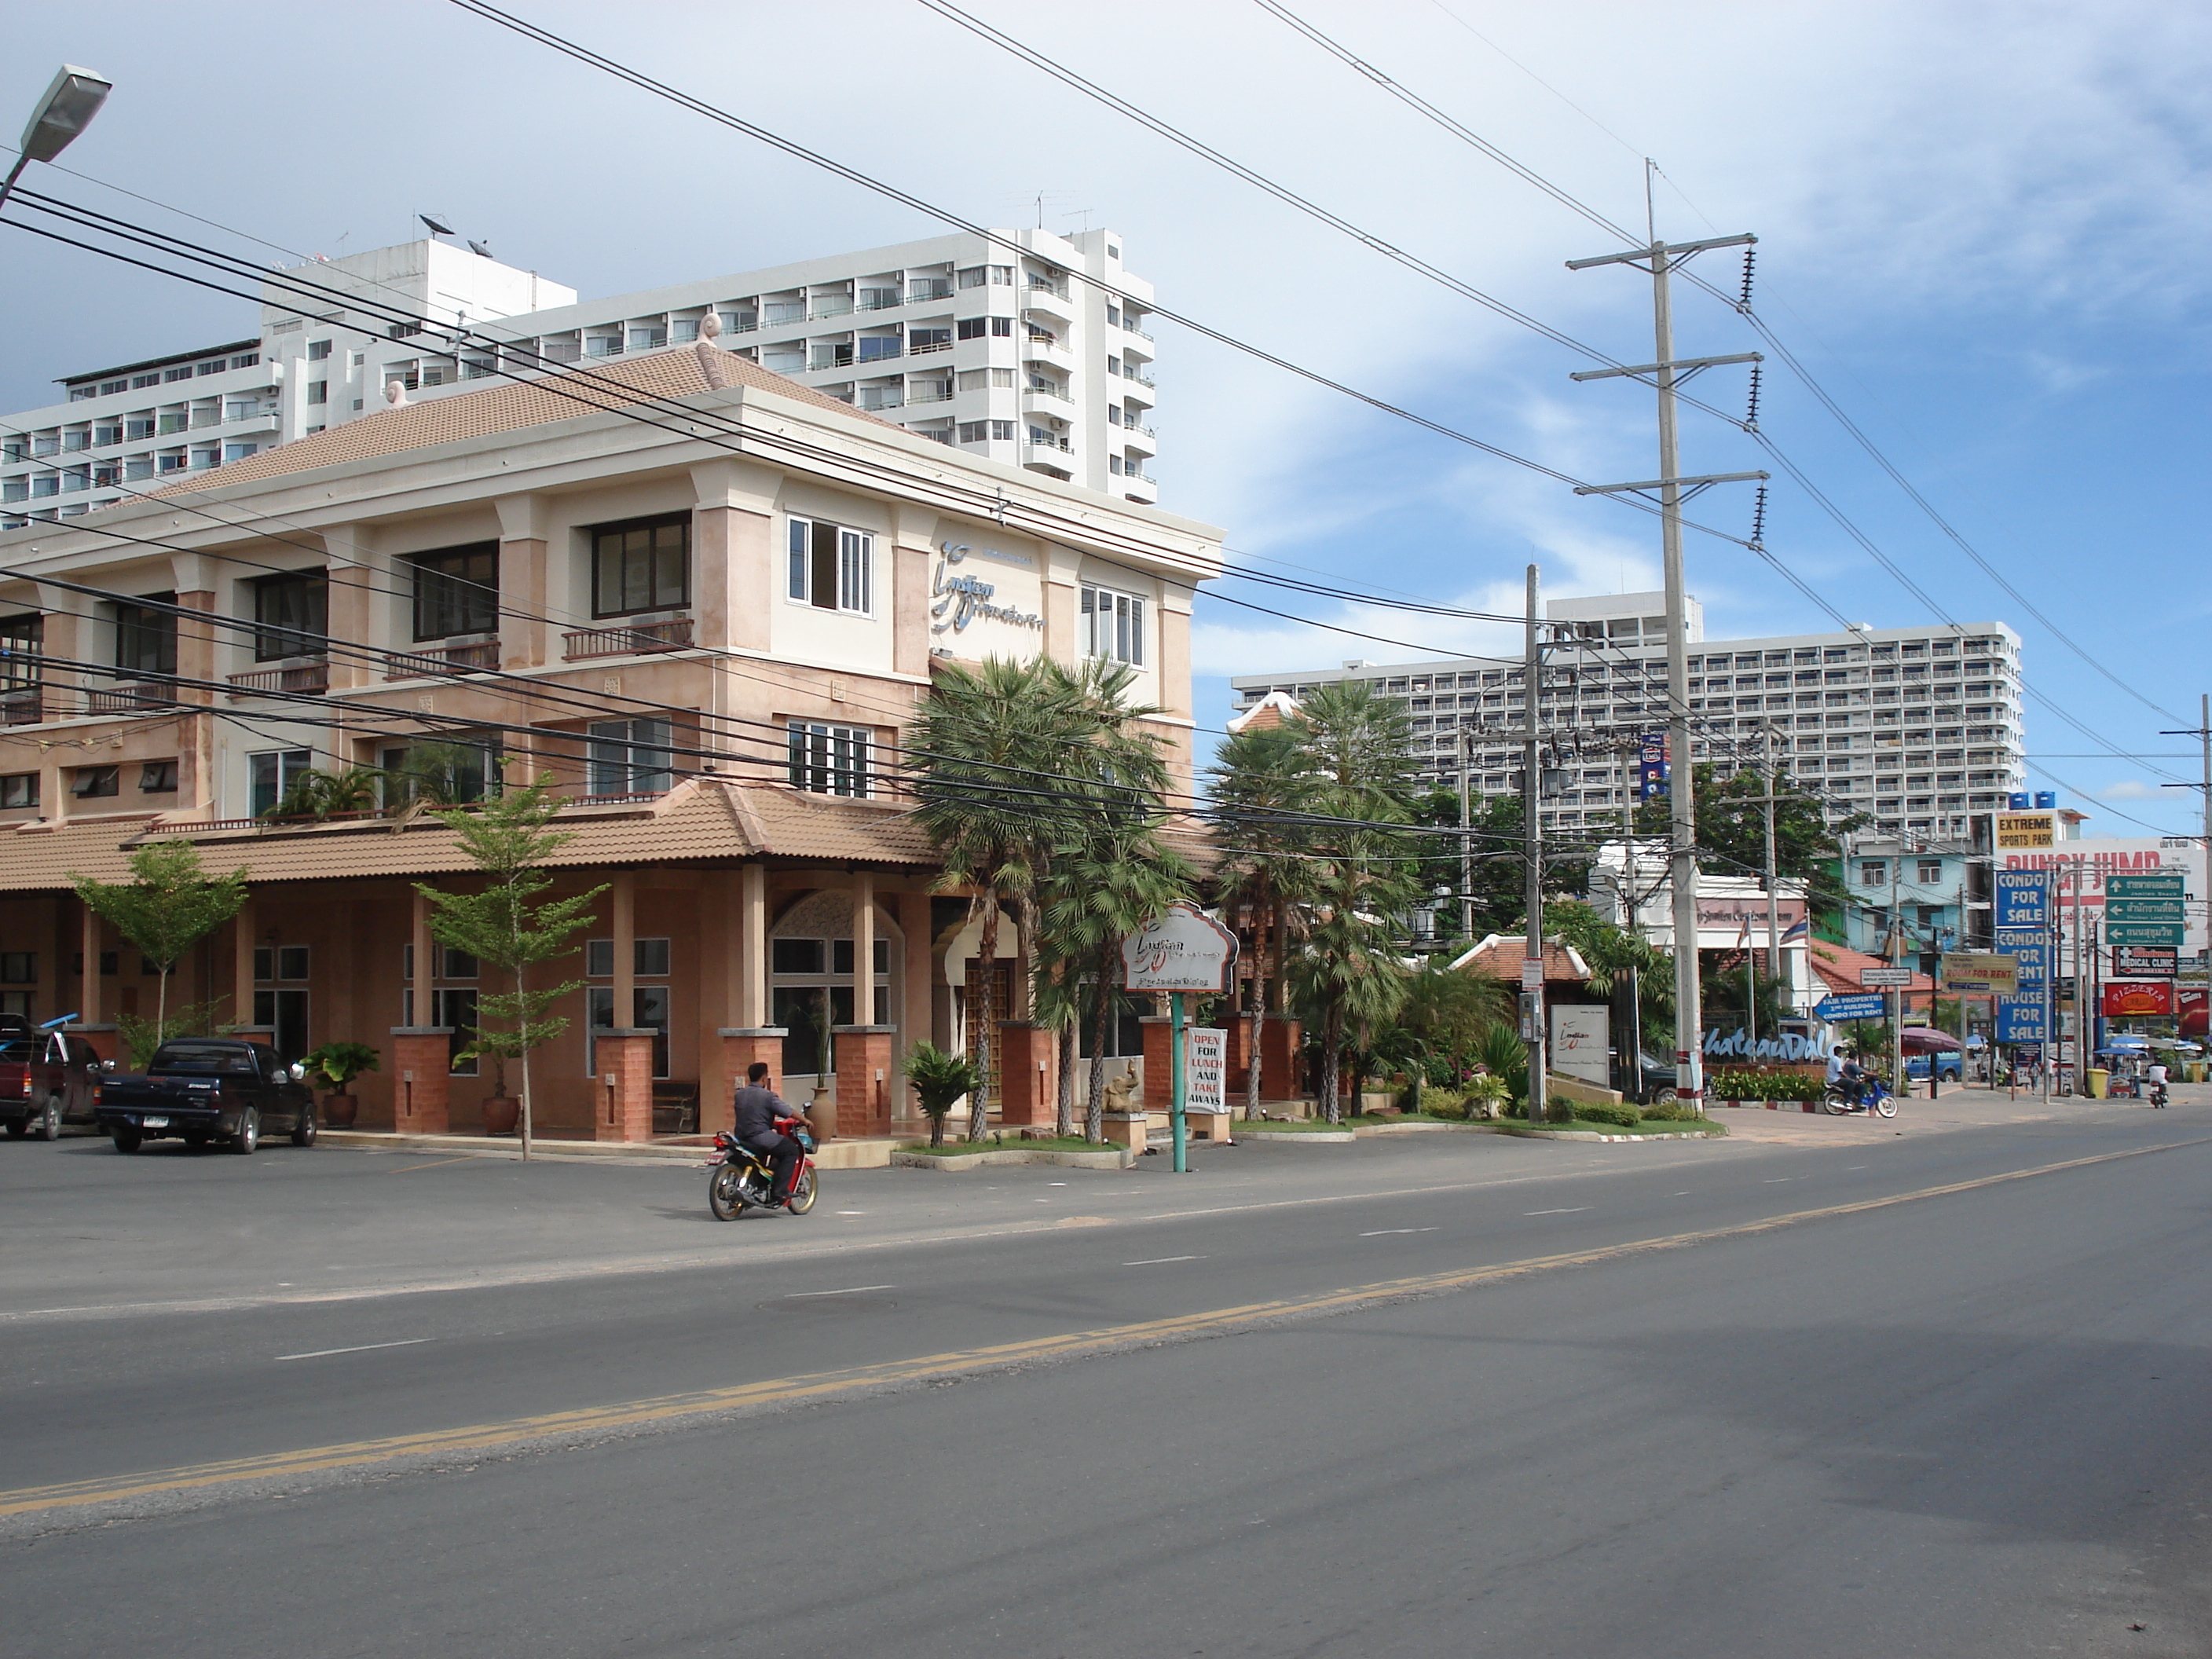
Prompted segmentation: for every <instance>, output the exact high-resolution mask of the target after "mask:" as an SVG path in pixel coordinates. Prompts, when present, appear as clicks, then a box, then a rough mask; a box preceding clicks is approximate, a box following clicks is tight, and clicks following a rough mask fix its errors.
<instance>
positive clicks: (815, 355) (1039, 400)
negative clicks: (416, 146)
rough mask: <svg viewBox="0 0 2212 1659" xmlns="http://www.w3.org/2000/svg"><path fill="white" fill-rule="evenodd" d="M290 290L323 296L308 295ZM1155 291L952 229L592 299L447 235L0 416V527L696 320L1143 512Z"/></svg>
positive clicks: (1032, 237)
mask: <svg viewBox="0 0 2212 1659" xmlns="http://www.w3.org/2000/svg"><path fill="white" fill-rule="evenodd" d="M994 239H995V240H994ZM287 279H296V280H297V281H299V282H301V283H312V284H314V285H316V286H319V287H320V288H323V289H330V290H333V291H334V292H333V295H332V297H331V299H330V300H329V301H322V300H320V299H318V298H313V297H303V296H302V295H300V294H298V293H295V292H292V291H290V290H289V289H285V288H283V287H281V286H279V283H282V282H283V281H284V280H287ZM1085 279H1088V280H1085ZM1109 290H1110V292H1109ZM1151 298H1152V285H1151V284H1150V283H1146V282H1145V281H1143V280H1142V279H1141V278H1139V277H1137V276H1132V275H1130V274H1129V273H1128V272H1127V271H1126V270H1123V269H1122V267H1121V237H1120V235H1119V234H1116V233H1115V232H1113V231H1110V230H1087V231H1082V232H1079V233H1077V234H1073V235H1071V236H1064V237H1063V236H1058V235H1054V234H1053V233H1051V232H1049V231H1044V230H1006V231H994V232H993V233H992V236H991V237H990V238H986V237H983V236H980V235H975V234H969V233H955V234H948V235H944V236H935V237H930V238H927V239H926V240H921V241H917V242H907V243H902V244H901V245H899V246H895V247H882V248H871V249H866V250H864V251H862V252H857V253H847V254H838V255H833V256H830V257H828V258H819V259H810V260H805V261H803V262H801V263H799V264H790V265H781V266H777V267H775V268H773V269H770V270H755V271H747V272H744V273H741V274H739V275H736V276H717V277H712V278H708V279H706V280H702V281H696V282H690V283H678V284H675V285H673V286H671V287H668V288H660V289H651V290H649V291H647V292H645V293H641V294H626V295H616V296H614V297H613V298H611V299H605V300H591V301H579V300H578V299H577V298H576V295H575V291H574V289H568V288H563V287H562V286H561V285H560V284H559V283H553V282H550V281H547V280H546V279H545V278H544V277H542V276H538V274H537V273H536V272H535V271H528V270H517V269H515V268H514V267H513V266H511V265H506V264H501V263H500V262H499V261H497V260H495V259H492V258H487V257H485V256H483V255H480V254H477V253H473V252H467V251H465V250H463V249H461V248H459V247H456V246H453V245H452V244H450V243H447V242H444V241H440V240H435V239H426V240H422V241H417V242H407V243H402V244H400V245H398V246H394V247H387V248H379V249H376V250H374V251H373V252H367V253H359V254H352V255H349V256H348V257H346V258H343V259H331V260H319V261H316V262H314V263H313V264H307V265H301V266H298V267H295V268H293V269H292V270H289V271H287V272H282V273H279V276H278V278H277V279H276V281H273V282H271V283H268V284H265V285H264V290H263V300H264V303H263V306H262V312H261V321H260V331H259V333H258V335H256V336H254V337H250V338H241V339H239V340H234V341H232V342H230V343H227V344H223V345H216V346H206V347H204V348H202V349H197V350H193V351H181V352H177V353H173V354H171V355H169V356H162V357H157V358H152V359H148V360H146V361H143V362H134V363H124V364H119V365H118V366H117V367H115V368H106V369H100V370H94V371H93V372H90V373H88V374H74V375H70V376H69V377H67V378H66V379H64V380H62V381H61V382H59V384H60V385H61V386H63V388H64V400H63V401H62V402H60V403H58V404H52V405H49V406H47V407H46V408H43V409H34V410H24V411H22V412H21V413H19V414H15V415H11V416H4V417H0V528H5V527H13V526H18V525H21V524H24V523H27V522H28V521H29V520H33V519H66V518H74V517H76V516H77V515H78V514H81V513H85V512H87V511H89V510H90V509H92V508H94V507H103V506H106V505H107V504H108V503H110V502H112V501H117V500H118V499H120V498H121V497H122V495H124V493H125V490H126V489H130V488H131V487H134V486H137V485H139V484H140V483H141V481H148V482H162V481H168V482H173V481H174V480H175V479H176V478H178V477H181V476H183V475H185V474H189V473H193V472H199V471H206V470H208V469H210V468H214V467H219V466H222V465H224V464H226V463H227V462H231V461H236V460H240V459H244V458H245V457H246V456H248V455H252V454H253V453H257V452H258V451H259V450H262V449H266V448H269V447H271V446H273V445H276V444H279V443H284V442H289V441H291V440H293V439H296V438H301V437H305V436H307V435H309V434H311V433H314V432H319V431H321V430H323V429H324V428H325V427H331V426H337V425H340V424H342V423H343V422H347V421H349V420H352V419H353V418H355V417H356V416H359V415H362V414H365V413H367V412H368V411H369V410H374V409H378V408H380V407H382V406H383V404H384V398H385V388H386V386H389V385H391V384H392V382H394V381H397V382H398V384H399V385H400V386H402V387H404V389H405V392H406V393H407V396H408V398H409V399H410V401H419V400H421V399H422V398H435V397H437V396H440V395H442V394H443V393H444V392H447V391H450V390H451V389H452V388H454V387H457V386H468V385H471V384H473V383H477V382H480V381H482V380H485V379H486V378H488V377H490V376H493V375H495V374H501V373H502V372H504V373H508V374H538V373H541V372H542V371H543V369H544V366H545V365H546V364H548V363H583V364H588V363H590V362H594V361H599V360H605V359H619V358H621V357H623V356H627V355H628V354H630V353H633V352H638V351H649V350H653V349H657V348H659V347H661V346H665V345H671V344H675V343H680V342H683V341H685V340H691V339H696V338H697V337H698V335H699V331H700V325H701V324H702V321H703V320H704V319H705V318H706V317H707V315H708V313H715V314H716V315H717V316H718V317H719V319H720V325H721V331H722V340H721V343H722V344H723V345H724V346H725V347H726V348H728V349H732V350H734V351H736V352H737V353H738V355H740V356H745V357H749V358H751V359H752V360H753V361H755V362H758V363H760V364H761V366H762V367H763V368H771V369H774V370H775V371H776V372H777V373H778V374H787V375H789V376H790V377H791V378H793V380H798V381H799V382H800V383H801V384H803V385H805V386H812V387H814V388H815V389H816V390H817V391H820V392H826V393H827V394H829V396H831V397H834V398H841V399H842V400H843V401H845V402H847V403H849V404H854V405H855V406H856V407H858V408H860V409H864V410H870V411H871V412H872V413H875V414H877V415H879V416H882V417H883V418H884V419H885V420H889V421H892V422H896V424H898V425H900V426H902V427H905V428H908V430H910V431H912V432H915V433H916V434H918V435H921V436H923V437H927V438H932V439H935V440H937V441H939V442H941V443H945V444H950V445H954V446H957V447H959V448H961V449H963V450H965V451H967V452H968V453H971V454H975V455H978V456H981V457H982V458H984V459H989V460H994V461H1001V462H1004V463H1006V464H1007V465H1012V466H1018V467H1023V468H1026V469H1028V470H1030V471H1036V472H1040V473H1042V474H1044V475H1046V476H1047V477H1053V478H1057V479H1060V480H1062V481H1065V482H1069V483H1076V484H1079V485H1081V486H1083V487H1085V488H1087V489H1096V490H1098V491H1100V492H1102V493H1103V494H1105V495H1112V496H1115V497H1117V498H1121V499H1124V500H1127V501H1134V502H1138V503H1139V504H1142V505H1147V506H1149V505H1152V504H1153V503H1154V502H1155V501H1157V499H1158V489H1157V487H1156V485H1155V483H1154V477H1153V471H1152V457H1153V455H1154V453H1156V451H1157V444H1156V443H1155V441H1154V438H1153V433H1152V406H1153V401H1154V392H1153V380H1152V361H1153V343H1152V335H1151V334H1150V333H1149V332H1147V331H1146V322H1147V320H1148V318H1149V316H1150V301H1151ZM349 299H352V300H354V301H356V303H355V304H354V305H350V306H349V304H348V303H347V301H348V300H349ZM362 307H380V308H382V310H381V311H380V310H378V309H363V308H362ZM392 312H397V313H404V314H405V315H408V316H419V317H422V318H424V319H427V320H428V326H426V327H422V328H412V327H409V326H407V325H404V324H399V323H395V322H393V321H392V316H391V315H390V314H389V313H392ZM463 329H466V330H467V331H469V332H468V333H467V334H464V333H462V332H461V331H462V330H463Z"/></svg>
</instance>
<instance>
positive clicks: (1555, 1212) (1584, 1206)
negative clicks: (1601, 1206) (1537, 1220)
mask: <svg viewBox="0 0 2212 1659" xmlns="http://www.w3.org/2000/svg"><path fill="white" fill-rule="evenodd" d="M1588 1208H1589V1205H1587V1204H1577V1205H1576V1206H1574V1208H1572V1209H1571V1210H1523V1211H1522V1212H1521V1213H1522V1215H1580V1214H1581V1213H1582V1212H1583V1211H1584V1210H1587V1209H1588Z"/></svg>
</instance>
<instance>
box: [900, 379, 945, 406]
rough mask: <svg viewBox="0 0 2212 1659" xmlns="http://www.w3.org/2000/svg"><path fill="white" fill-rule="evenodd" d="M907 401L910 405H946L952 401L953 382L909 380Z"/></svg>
mask: <svg viewBox="0 0 2212 1659" xmlns="http://www.w3.org/2000/svg"><path fill="white" fill-rule="evenodd" d="M906 400H907V402H908V403H910V404H944V403H950V402H951V401H952V382H951V381H950V380H908V382H907V386H906Z"/></svg>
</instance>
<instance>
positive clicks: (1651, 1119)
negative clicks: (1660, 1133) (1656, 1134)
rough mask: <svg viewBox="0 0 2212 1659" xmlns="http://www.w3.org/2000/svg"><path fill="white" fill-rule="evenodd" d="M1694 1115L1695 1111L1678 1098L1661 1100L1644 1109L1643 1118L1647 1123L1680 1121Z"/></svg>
mask: <svg viewBox="0 0 2212 1659" xmlns="http://www.w3.org/2000/svg"><path fill="white" fill-rule="evenodd" d="M1696 1116H1697V1114H1696V1113H1695V1112H1693V1111H1692V1110H1691V1109H1689V1108H1688V1107H1686V1106H1685V1105H1684V1104H1682V1103H1681V1102H1680V1101H1679V1100H1662V1101H1658V1102H1656V1103H1653V1104H1652V1105H1650V1106H1646V1107H1645V1108H1644V1121H1645V1122H1647V1123H1680V1122H1683V1121H1686V1120H1687V1119H1691V1118H1694V1117H1696Z"/></svg>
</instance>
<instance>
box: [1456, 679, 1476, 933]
mask: <svg viewBox="0 0 2212 1659" xmlns="http://www.w3.org/2000/svg"><path fill="white" fill-rule="evenodd" d="M1469 718H1471V717H1470V716H1466V715H1462V716H1461V720H1462V724H1461V726H1460V728H1459V930H1460V932H1461V933H1462V934H1463V935H1465V936H1466V939H1467V942H1468V945H1469V946H1470V947H1472V946H1473V945H1474V779H1473V778H1472V777H1470V776H1468V774H1469V773H1470V772H1472V771H1473V770H1474V730H1473V728H1471V727H1469V726H1467V725H1466V724H1465V721H1466V720H1468V719H1469Z"/></svg>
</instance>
